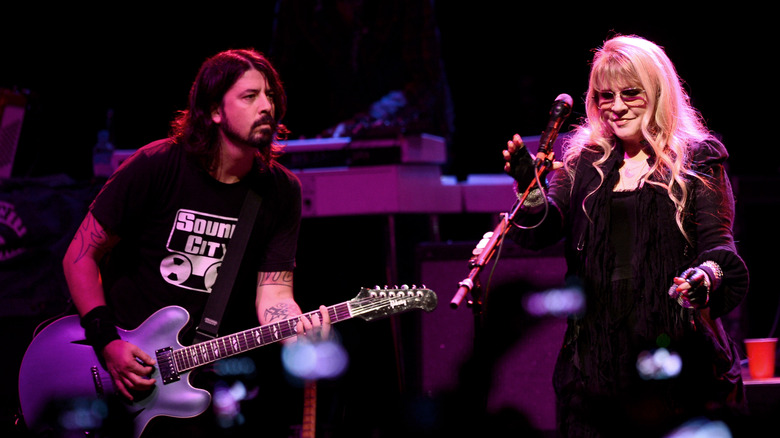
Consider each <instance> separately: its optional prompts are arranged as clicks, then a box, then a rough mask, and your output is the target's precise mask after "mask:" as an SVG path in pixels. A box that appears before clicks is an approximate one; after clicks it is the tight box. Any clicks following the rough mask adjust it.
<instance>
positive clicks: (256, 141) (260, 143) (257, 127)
mask: <svg viewBox="0 0 780 438" xmlns="http://www.w3.org/2000/svg"><path fill="white" fill-rule="evenodd" d="M220 129H222V132H223V133H224V134H225V137H227V138H229V139H230V140H231V141H233V142H236V143H241V144H245V145H247V146H250V147H253V148H255V149H257V150H259V151H264V150H266V149H268V148H270V147H271V144H272V143H273V141H274V139H275V138H276V132H277V129H278V125H277V123H276V120H274V118H273V117H271V116H270V115H267V114H264V115H263V116H261V117H260V119H259V120H257V121H256V122H255V123H253V124H252V127H251V128H250V129H249V133H248V134H243V133H241V132H238V130H237V129H235V128H234V127H233V126H232V125H231V124H230V121H229V120H226V121H225V123H223V124H222V125H220Z"/></svg>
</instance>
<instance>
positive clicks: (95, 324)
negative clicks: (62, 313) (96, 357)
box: [81, 306, 121, 354]
mask: <svg viewBox="0 0 780 438" xmlns="http://www.w3.org/2000/svg"><path fill="white" fill-rule="evenodd" d="M81 326H82V327H84V335H85V336H86V338H87V342H88V343H89V345H91V346H92V348H94V349H95V352H97V353H98V354H100V353H101V352H102V351H103V348H105V346H106V345H108V344H109V342H111V341H115V340H117V339H121V338H120V337H119V332H118V331H117V329H116V321H115V320H114V315H113V314H112V313H111V309H109V308H108V307H107V306H98V307H95V308H94V309H92V310H90V311H89V312H87V314H86V315H84V316H83V317H82V318H81Z"/></svg>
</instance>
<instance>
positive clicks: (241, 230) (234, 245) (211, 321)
mask: <svg viewBox="0 0 780 438" xmlns="http://www.w3.org/2000/svg"><path fill="white" fill-rule="evenodd" d="M260 201H261V198H260V195H259V194H257V192H255V191H254V190H252V188H251V187H250V188H249V189H248V190H247V193H246V198H245V199H244V204H243V205H242V206H241V212H240V213H239V216H238V223H237V224H236V229H235V231H234V232H233V236H232V237H231V238H230V243H229V244H228V248H227V250H226V252H225V257H224V259H223V260H222V265H221V266H220V268H219V273H218V275H217V279H216V280H214V286H213V287H212V288H211V294H209V298H208V302H207V303H206V308H205V309H204V311H203V317H202V318H201V321H200V324H199V325H198V326H197V327H196V328H195V339H194V343H198V342H204V341H207V340H210V339H214V338H216V337H217V332H218V331H219V325H220V323H221V321H222V314H223V313H225V307H227V303H228V298H229V297H230V291H232V290H233V285H234V284H235V282H236V275H237V274H238V268H239V266H240V265H241V259H242V258H243V257H244V250H245V249H246V244H247V241H248V240H249V236H250V235H251V234H252V227H253V226H254V224H255V217H257V212H258V211H259V209H260Z"/></svg>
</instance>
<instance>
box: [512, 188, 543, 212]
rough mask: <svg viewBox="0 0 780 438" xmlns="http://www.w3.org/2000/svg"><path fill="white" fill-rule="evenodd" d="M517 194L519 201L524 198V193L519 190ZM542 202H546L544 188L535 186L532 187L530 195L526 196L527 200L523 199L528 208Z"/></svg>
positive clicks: (524, 205)
mask: <svg viewBox="0 0 780 438" xmlns="http://www.w3.org/2000/svg"><path fill="white" fill-rule="evenodd" d="M516 195H517V200H518V201H519V200H521V199H523V194H522V193H519V192H518V193H516ZM542 204H544V195H543V194H542V190H541V189H540V188H539V187H534V188H533V189H531V191H530V192H528V196H526V197H525V201H523V207H526V208H533V207H537V206H539V205H542Z"/></svg>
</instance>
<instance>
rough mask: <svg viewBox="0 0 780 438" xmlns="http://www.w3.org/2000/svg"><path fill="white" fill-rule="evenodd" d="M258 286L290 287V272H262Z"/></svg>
mask: <svg viewBox="0 0 780 438" xmlns="http://www.w3.org/2000/svg"><path fill="white" fill-rule="evenodd" d="M257 285H258V286H268V285H276V286H292V272H289V271H283V272H263V273H261V274H260V278H259V281H258V282H257Z"/></svg>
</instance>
